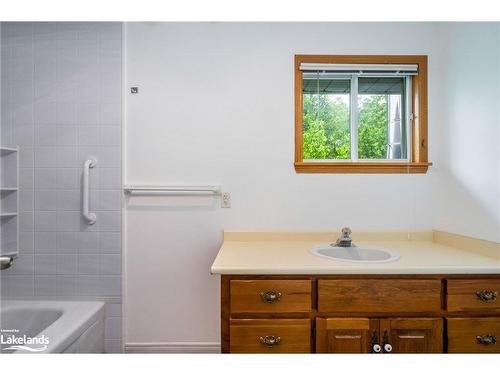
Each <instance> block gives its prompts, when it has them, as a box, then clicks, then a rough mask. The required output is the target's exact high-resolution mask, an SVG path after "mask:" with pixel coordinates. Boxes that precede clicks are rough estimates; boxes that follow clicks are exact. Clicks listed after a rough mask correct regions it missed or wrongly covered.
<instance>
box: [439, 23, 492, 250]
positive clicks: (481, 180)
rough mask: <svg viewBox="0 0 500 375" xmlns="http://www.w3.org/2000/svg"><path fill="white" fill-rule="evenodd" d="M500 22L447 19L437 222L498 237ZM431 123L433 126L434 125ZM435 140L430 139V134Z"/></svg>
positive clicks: (450, 228) (441, 226) (451, 229)
mask: <svg viewBox="0 0 500 375" xmlns="http://www.w3.org/2000/svg"><path fill="white" fill-rule="evenodd" d="M499 25H500V24H499V23H490V24H488V23H484V24H449V25H447V26H446V27H445V28H443V32H442V34H441V37H442V38H443V41H442V44H443V49H442V64H443V68H444V67H445V66H446V74H444V75H443V76H444V79H443V96H442V102H441V106H442V113H443V117H442V121H441V122H439V123H436V124H434V128H435V129H436V131H438V132H440V137H441V139H442V140H443V142H441V143H440V145H439V146H438V147H436V148H435V155H436V157H437V160H438V161H439V164H437V165H436V169H435V174H436V176H437V177H438V181H439V182H440V183H439V184H437V185H436V191H437V197H436V198H437V199H436V212H435V227H436V228H437V229H440V230H444V231H448V232H453V233H459V234H463V235H467V236H473V237H478V238H483V239H487V240H492V241H498V242H500V155H499V153H498V151H499V150H500V102H499V100H500V26H499ZM431 126H432V125H431ZM431 142H432V139H431Z"/></svg>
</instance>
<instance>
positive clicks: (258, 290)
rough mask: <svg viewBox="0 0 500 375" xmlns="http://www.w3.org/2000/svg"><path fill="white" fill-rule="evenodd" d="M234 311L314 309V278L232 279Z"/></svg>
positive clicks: (232, 306) (232, 307)
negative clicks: (312, 296) (312, 300)
mask: <svg viewBox="0 0 500 375" xmlns="http://www.w3.org/2000/svg"><path fill="white" fill-rule="evenodd" d="M230 289H231V292H230V293H231V313H280V312H281V313H283V312H296V313H299V312H309V311H311V280H232V281H231V285H230Z"/></svg>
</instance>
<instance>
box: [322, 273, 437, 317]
mask: <svg viewBox="0 0 500 375" xmlns="http://www.w3.org/2000/svg"><path fill="white" fill-rule="evenodd" d="M440 310H441V282H440V281H439V280H403V279H400V280H398V279H396V280H381V279H362V280H361V279H353V280H318V311H319V312H346V313H350V312H356V313H364V312H367V313H369V312H372V313H383V312H393V313H398V312H405V313H412V312H439V311H440Z"/></svg>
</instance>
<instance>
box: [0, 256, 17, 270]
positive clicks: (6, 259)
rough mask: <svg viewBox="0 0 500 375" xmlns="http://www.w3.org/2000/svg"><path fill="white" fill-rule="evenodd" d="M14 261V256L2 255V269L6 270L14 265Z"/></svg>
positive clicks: (0, 258)
mask: <svg viewBox="0 0 500 375" xmlns="http://www.w3.org/2000/svg"><path fill="white" fill-rule="evenodd" d="M13 262H14V258H13V257H10V256H4V255H1V256H0V270H5V269H7V268H9V267H10V266H12V263H13Z"/></svg>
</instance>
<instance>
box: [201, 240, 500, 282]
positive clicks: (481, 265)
mask: <svg viewBox="0 0 500 375" xmlns="http://www.w3.org/2000/svg"><path fill="white" fill-rule="evenodd" d="M228 237H229V236H228ZM235 237H236V236H231V239H230V240H225V241H224V244H223V245H222V247H221V249H220V250H219V253H218V254H217V257H216V258H215V261H214V263H213V264H212V268H211V271H212V273H214V274H226V275H298V274H302V275H312V274H318V275H319V274H321V275H325V274H333V275H335V274H468V273H473V274H500V257H499V256H498V254H496V253H492V254H491V256H488V255H484V254H480V253H477V252H474V251H468V250H466V249H458V248H455V247H451V246H446V245H443V244H440V243H436V242H432V240H431V239H429V240H400V239H398V240H390V241H381V240H380V236H377V237H378V238H377V239H375V240H367V239H363V241H354V242H355V243H356V245H358V246H363V245H365V246H370V247H375V248H381V249H387V250H390V251H395V252H397V253H399V254H400V258H399V259H398V260H396V261H394V262H392V263H376V264H366V263H351V262H345V261H336V260H332V259H327V258H324V257H320V256H317V255H314V254H312V253H311V251H310V250H311V248H312V247H313V246H315V245H319V244H327V243H328V242H325V241H324V238H323V241H321V240H320V241H316V240H312V239H310V238H307V239H302V240H296V239H294V240H292V241H285V240H276V239H273V240H269V238H266V239H264V240H248V239H247V238H243V240H238V239H237V238H235Z"/></svg>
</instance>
